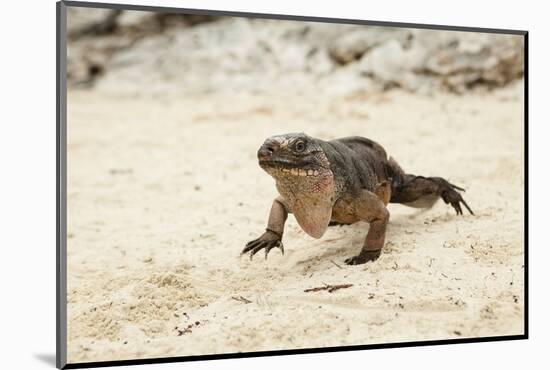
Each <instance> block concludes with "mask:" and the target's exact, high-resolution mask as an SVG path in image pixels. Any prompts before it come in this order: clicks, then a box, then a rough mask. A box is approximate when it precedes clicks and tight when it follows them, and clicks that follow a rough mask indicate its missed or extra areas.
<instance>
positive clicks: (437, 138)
mask: <svg viewBox="0 0 550 370" xmlns="http://www.w3.org/2000/svg"><path fill="white" fill-rule="evenodd" d="M522 83H523V82H522V81H518V82H517V83H514V84H512V85H510V86H508V87H506V88H503V89H498V90H495V91H493V92H489V93H475V92H472V93H470V94H467V95H463V96H458V95H452V94H447V93H436V94H434V95H432V96H427V95H419V94H410V93H407V92H404V91H396V90H395V91H390V92H386V93H372V94H366V93H365V94H357V95H352V96H347V97H326V96H320V95H316V94H314V93H312V94H308V95H302V96H291V95H289V96H285V95H282V94H281V95H272V96H270V95H259V96H236V95H229V94H227V95H222V94H220V95H215V96H214V95H212V94H211V95H204V96H201V95H193V96H187V95H166V96H162V97H156V98H153V97H145V96H137V97H128V96H126V97H121V96H112V95H109V94H106V93H100V92H96V91H94V90H88V91H86V90H84V91H70V92H69V98H68V143H67V146H68V192H67V197H68V297H67V299H68V361H69V362H70V363H76V362H88V361H105V360H123V359H133V358H151V357H164V356H187V355H202V354H214V353H231V352H251V351H265V350H278V349H295V348H310V347H326V346H342V345H354V344H368V343H388V342H402V341H420V340H436V339H447V338H468V337H483V336H497V335H514V334H522V333H523V331H524V327H523V315H524V307H523V300H524V295H523V294H524V281H523V276H524V265H523V264H524V253H523V251H524V229H523V221H524V216H523V212H524V203H523V194H524V190H523V188H524V178H523V161H524V158H523V152H524V148H523V142H524V138H523V85H522ZM300 131H303V132H306V133H308V134H309V135H311V136H315V137H319V138H322V139H333V138H338V137H342V136H351V135H360V136H365V137H369V138H371V139H374V140H376V141H378V142H379V143H381V144H382V145H383V146H384V147H385V148H386V150H387V152H388V153H390V155H391V156H393V157H394V158H396V159H397V160H398V162H399V163H400V164H401V165H402V167H403V168H404V169H405V171H407V172H409V173H413V174H420V175H428V176H429V175H434V176H442V177H445V178H447V179H449V180H451V181H452V182H453V183H455V184H457V185H459V186H462V187H464V188H466V190H467V191H466V193H465V194H464V197H465V199H466V200H467V202H468V204H469V205H470V206H471V207H472V209H473V210H474V212H475V216H471V215H464V216H456V215H455V213H454V210H453V209H452V208H451V207H449V206H448V205H445V204H443V202H439V203H437V204H436V206H435V207H434V208H432V209H430V210H426V211H419V210H415V209H411V208H407V207H404V206H401V205H395V204H391V205H390V206H389V210H390V213H391V218H390V226H389V230H388V234H387V237H386V246H385V248H384V250H383V254H382V256H381V257H380V259H378V260H377V261H375V262H373V263H367V264H364V265H358V266H347V265H345V264H344V263H343V261H344V259H346V258H348V257H350V256H352V255H355V254H356V253H357V251H358V250H359V249H360V247H361V245H362V243H363V240H364V237H365V235H366V232H367V230H368V224H365V223H359V224H355V225H351V226H343V227H332V228H330V229H329V230H328V231H327V233H326V234H325V235H324V236H323V238H321V239H319V240H316V239H313V238H311V237H309V236H308V235H307V234H305V233H304V232H303V231H302V230H301V229H300V228H299V226H298V225H297V223H296V221H295V219H294V218H293V216H290V217H289V220H288V222H287V226H286V233H285V236H284V239H283V242H284V245H285V254H284V256H282V255H281V254H280V253H279V251H278V250H273V251H272V252H271V254H270V255H269V258H268V259H267V260H264V258H263V255H261V254H258V255H257V256H255V258H254V260H253V261H250V260H249V258H248V257H240V251H241V250H242V248H243V247H244V245H245V244H246V242H247V241H249V240H251V239H253V238H255V237H257V236H259V235H260V234H261V233H262V232H263V229H264V228H265V224H266V221H267V215H268V212H269V208H270V205H271V202H272V199H273V198H274V197H275V196H276V195H277V193H276V189H275V186H274V181H273V179H272V178H271V177H269V176H268V175H267V174H266V173H265V172H263V171H262V170H261V168H260V167H259V166H258V164H257V160H256V151H257V148H258V147H259V145H260V144H261V143H262V142H263V140H264V139H265V138H266V137H268V136H271V135H274V134H280V133H285V132H300ZM325 284H352V286H350V287H348V288H345V289H340V290H336V291H333V292H328V291H327V290H321V291H316V292H304V290H306V289H310V288H315V287H322V286H324V285H325Z"/></svg>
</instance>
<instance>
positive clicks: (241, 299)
mask: <svg viewBox="0 0 550 370" xmlns="http://www.w3.org/2000/svg"><path fill="white" fill-rule="evenodd" d="M231 298H232V299H234V300H236V301H239V302H243V303H246V304H249V303H252V301H251V300H249V299H246V298H245V297H243V296H242V295H240V296H238V297H231Z"/></svg>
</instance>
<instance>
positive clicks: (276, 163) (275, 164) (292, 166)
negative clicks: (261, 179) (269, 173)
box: [260, 159, 319, 176]
mask: <svg viewBox="0 0 550 370" xmlns="http://www.w3.org/2000/svg"><path fill="white" fill-rule="evenodd" d="M260 166H261V167H262V168H269V169H270V170H277V171H279V172H283V173H288V174H290V175H293V176H317V175H319V171H318V170H314V169H311V168H309V169H307V168H300V167H299V165H298V164H296V163H293V162H290V161H286V160H281V159H266V160H260Z"/></svg>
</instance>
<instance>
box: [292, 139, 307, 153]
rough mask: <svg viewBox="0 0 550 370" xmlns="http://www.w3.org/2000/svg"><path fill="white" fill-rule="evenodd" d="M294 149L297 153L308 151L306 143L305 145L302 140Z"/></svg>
mask: <svg viewBox="0 0 550 370" xmlns="http://www.w3.org/2000/svg"><path fill="white" fill-rule="evenodd" d="M294 149H295V150H296V151H297V152H303V151H304V150H305V149H306V143H304V142H303V141H302V140H299V141H298V142H296V144H294Z"/></svg>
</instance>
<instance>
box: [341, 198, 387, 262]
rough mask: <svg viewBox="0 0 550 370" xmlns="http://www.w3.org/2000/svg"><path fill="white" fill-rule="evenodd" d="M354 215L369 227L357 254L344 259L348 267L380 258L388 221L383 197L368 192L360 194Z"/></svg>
mask: <svg viewBox="0 0 550 370" xmlns="http://www.w3.org/2000/svg"><path fill="white" fill-rule="evenodd" d="M355 213H356V215H357V217H358V218H359V219H361V220H362V221H366V222H368V223H369V224H370V227H369V231H368V233H367V237H366V238H365V242H364V243H363V248H361V251H360V252H359V254H358V255H357V256H354V257H351V258H348V259H346V261H345V262H346V264H348V265H359V264H362V263H365V262H368V261H374V260H376V259H378V257H380V253H381V251H382V247H383V246H384V240H385V238H386V226H387V224H388V221H389V219H390V213H389V212H388V209H387V208H386V204H385V202H384V199H383V197H381V196H380V195H379V194H378V193H373V192H370V191H368V190H363V192H362V193H361V195H360V198H359V199H358V201H357V207H356V208H355Z"/></svg>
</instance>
